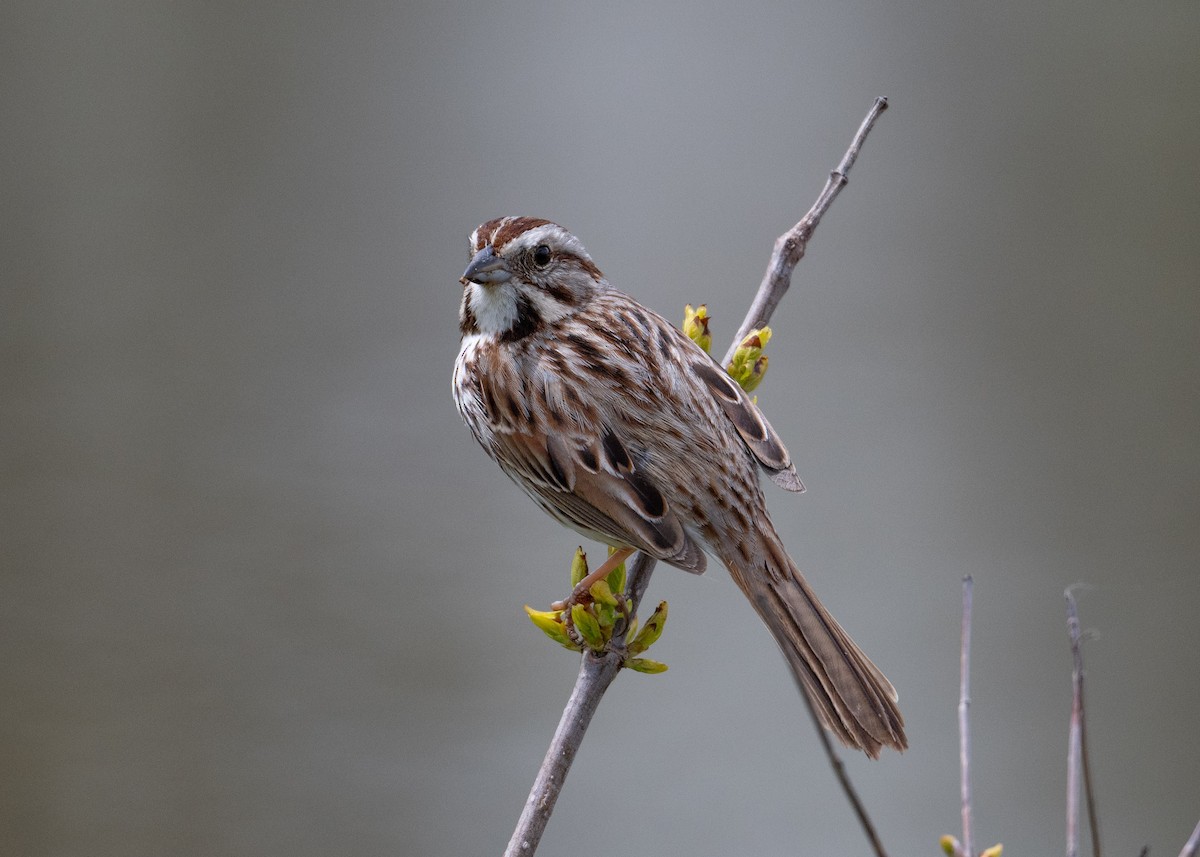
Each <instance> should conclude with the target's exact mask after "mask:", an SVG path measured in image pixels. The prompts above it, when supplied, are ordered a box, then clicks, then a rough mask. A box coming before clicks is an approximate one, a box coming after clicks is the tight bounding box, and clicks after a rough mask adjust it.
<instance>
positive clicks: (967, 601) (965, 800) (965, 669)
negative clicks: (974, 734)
mask: <svg viewBox="0 0 1200 857" xmlns="http://www.w3.org/2000/svg"><path fill="white" fill-rule="evenodd" d="M962 585H963V590H962V591H963V608H962V654H961V656H960V658H959V667H958V675H959V679H958V682H959V684H958V688H959V690H958V760H959V765H960V768H961V770H962V784H961V788H962V835H963V838H962V850H963V854H965V855H966V857H975V843H974V841H973V840H972V838H971V723H970V710H971V591H972V589H973V588H974V584H973V582H972V580H971V575H969V574H968V575H967V576H966V577H964V578H963V582H962Z"/></svg>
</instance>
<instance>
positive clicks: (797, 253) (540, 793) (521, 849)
mask: <svg viewBox="0 0 1200 857" xmlns="http://www.w3.org/2000/svg"><path fill="white" fill-rule="evenodd" d="M886 109H887V99H886V98H877V99H875V103H874V105H872V107H871V110H870V112H869V113H867V118H866V119H864V120H863V123H862V125H861V127H859V129H858V132H857V133H856V134H855V135H854V139H853V140H852V141H851V142H850V148H849V149H847V150H846V154H845V155H844V156H843V157H842V160H841V162H840V163H839V164H838V166H837V169H836V170H834V171H833V172H832V173H831V174H830V177H829V180H828V181H827V182H826V183H825V188H824V190H822V191H821V195H820V196H819V197H818V198H817V201H816V203H815V204H814V205H813V207H812V208H811V209H810V210H809V212H808V214H806V215H805V216H804V218H803V219H802V220H801V221H800V222H799V223H797V224H796V225H795V226H793V227H792V228H791V229H790V230H788V231H787V232H785V233H784V234H783V235H781V236H780V237H779V239H778V240H777V241H776V242H775V250H774V252H773V253H772V255H771V261H770V263H769V264H768V266H767V274H766V276H764V277H763V280H762V283H761V284H760V285H759V289H758V294H757V295H755V298H754V302H753V303H752V304H751V306H750V310H749V312H748V313H747V314H746V318H745V320H744V321H743V322H742V326H741V328H739V330H738V333H737V336H735V337H734V339H733V344H732V345H730V347H729V353H728V354H727V355H726V356H725V360H724V362H725V364H726V365H728V363H729V361H730V360H732V359H733V353H734V352H735V351H736V350H737V346H738V344H739V343H740V342H741V341H742V339H743V338H745V336H746V334H747V333H748V332H749V331H751V330H754V329H756V328H760V327H762V326H764V325H765V324H767V322H768V321H770V318H771V314H772V313H773V312H774V311H775V307H777V306H778V305H779V301H780V299H781V298H782V297H783V295H784V293H785V292H786V291H787V290H788V286H789V285H791V277H792V271H793V270H794V269H795V267H796V263H797V262H799V261H800V259H801V257H803V256H804V251H805V248H806V246H807V244H808V240H809V238H811V237H812V233H813V230H815V229H816V228H817V224H818V223H820V221H821V217H822V216H823V215H824V214H825V212H826V211H827V210H828V209H829V206H830V205H831V204H832V203H833V200H834V199H835V198H836V197H837V195H838V193H839V192H840V191H841V189H842V187H843V186H845V184H846V181H847V179H846V173H848V172H849V171H850V167H851V166H853V165H854V161H855V159H857V158H858V152H859V149H861V148H862V144H863V141H864V140H865V139H866V136H867V134H868V133H869V132H870V130H871V127H872V126H873V125H874V124H875V120H876V119H878V118H879V114H880V113H882V112H883V111H884V110H886ZM653 570H654V560H653V559H651V558H649V557H647V556H646V555H645V554H643V553H638V554H636V555H635V556H634V558H633V564H632V567H631V570H630V573H629V577H628V586H627V587H626V591H627V596H626V597H627V599H628V604H629V615H630V616H634V615H636V613H637V608H638V604H639V602H640V601H641V598H642V594H643V593H644V592H645V591H646V587H647V586H648V585H649V583H650V575H651V573H652V572H653ZM623 639H624V629H623V628H622V627H621V626H620V623H618V627H617V628H615V629H614V631H613V641H614V649H615V650H614V651H609V652H606V653H604V654H603V655H596V654H594V653H590V652H585V653H584V655H583V661H582V663H581V664H580V667H579V676H578V677H577V678H576V679H575V688H574V689H573V690H572V691H571V697H570V699H569V700H567V706H566V708H565V709H563V714H562V718H561V719H560V720H559V723H558V729H556V730H555V732H554V738H553V739H552V740H551V742H550V748H549V749H548V750H547V751H546V757H545V759H543V760H542V765H541V767H540V768H539V769H538V773H537V777H536V778H535V779H534V782H533V788H532V789H530V791H529V797H528V798H527V799H526V801H525V808H524V809H523V810H522V812H521V817H520V819H519V820H518V821H517V828H516V830H514V831H513V835H512V839H510V840H509V843H508V848H507V849H506V850H505V852H504V854H505V857H531V855H533V854H534V852H536V851H537V847H538V843H539V842H540V841H541V838H542V833H543V832H544V831H545V829H546V823H547V822H548V821H549V820H550V814H551V813H552V812H553V811H554V804H555V802H556V801H557V800H558V795H559V793H560V792H561V791H562V787H563V782H564V781H565V780H566V778H567V773H568V772H569V771H570V769H571V763H572V762H573V761H574V759H575V755H576V753H578V751H579V746H580V744H581V743H582V742H583V736H584V733H585V732H586V731H587V727H588V724H589V723H590V722H591V719H592V715H593V714H595V712H596V708H597V707H598V706H599V704H600V699H601V698H602V697H603V696H604V692H605V691H606V690H607V689H608V686H609V685H610V684H612V681H613V679H614V678H615V677H616V674H617V672H618V671H619V670H620V668H621V661H622V659H623V657H624V651H622V649H621V646H622V644H621V643H620V642H618V641H622V640H623ZM801 696H802V697H804V700H805V703H806V704H807V705H808V706H809V713H810V714H812V716H813V721H814V723H816V726H817V733H818V734H819V735H820V736H821V740H822V742H823V743H824V744H825V750H826V753H827V754H828V755H829V757H830V761H831V764H833V768H834V772H835V773H836V774H837V776H838V780H839V781H840V782H841V783H842V788H843V789H844V790H845V792H846V796H847V797H848V798H849V799H850V803H851V805H853V807H854V811H855V813H856V814H857V815H858V818H859V821H860V822H861V823H862V825H863V829H864V830H865V831H866V834H867V838H868V839H870V840H871V844H872V845H873V846H874V848H875V853H876V854H877V855H878V857H886V854H885V853H884V851H883V847H882V846H881V845H880V844H879V837H878V836H877V835H876V833H875V828H874V827H873V826H872V825H871V821H870V819H869V818H868V817H867V813H866V810H865V809H864V808H863V805H862V802H861V801H860V800H859V799H858V795H856V794H855V792H854V788H853V786H851V784H850V779H849V777H848V776H847V775H846V773H845V770H844V768H843V766H842V763H841V760H840V759H838V757H837V754H836V753H835V752H834V750H833V747H832V745H831V744H830V743H829V738H828V737H827V736H826V735H825V730H824V728H823V727H822V726H821V724H820V722H819V721H818V720H817V717H816V713H815V712H814V711H813V709H812V705H811V704H810V703H808V698H807V697H806V696H804V694H801Z"/></svg>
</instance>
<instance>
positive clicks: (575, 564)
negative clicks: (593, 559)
mask: <svg viewBox="0 0 1200 857" xmlns="http://www.w3.org/2000/svg"><path fill="white" fill-rule="evenodd" d="M587 573H588V564H587V554H585V553H584V552H583V547H582V546H580V547H577V548H575V556H574V557H572V559H571V586H572V587H573V586H575V585H576V584H578V583H579V581H581V580H583V579H584V578H585V577H587Z"/></svg>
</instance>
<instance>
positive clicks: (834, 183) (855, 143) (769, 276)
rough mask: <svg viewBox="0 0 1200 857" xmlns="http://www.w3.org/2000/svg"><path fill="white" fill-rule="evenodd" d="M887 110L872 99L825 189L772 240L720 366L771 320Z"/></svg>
mask: <svg viewBox="0 0 1200 857" xmlns="http://www.w3.org/2000/svg"><path fill="white" fill-rule="evenodd" d="M887 106H888V102H887V99H886V98H876V99H875V103H874V104H873V105H871V109H870V111H869V112H868V113H867V117H866V118H865V119H863V122H862V125H860V126H859V128H858V132H857V133H856V134H855V135H854V139H853V140H851V141H850V148H849V149H847V150H846V154H845V155H843V156H842V160H841V162H840V163H839V164H838V165H837V169H835V170H834V171H833V172H832V173H830V174H829V180H828V181H827V182H825V189H824V190H822V191H821V195H820V196H818V197H817V201H816V202H815V203H813V207H812V208H810V209H809V210H808V214H806V215H804V217H802V218H801V219H800V222H799V223H797V224H796V225H795V226H793V227H792V228H791V229H789V230H788V231H787V232H785V233H783V234H782V235H780V236H779V238H777V239H776V240H775V249H774V251H773V252H772V253H771V261H770V262H769V263H768V264H767V271H766V273H765V274H763V278H762V283H761V284H759V287H758V293H757V294H756V295H755V296H754V302H753V303H751V304H750V311H749V312H747V313H746V319H745V321H743V322H742V326H741V327H739V328H738V332H737V335H736V336H734V337H733V344H732V345H730V346H729V350H728V351H727V352H725V359H724V360H722V361H721V365H723V366H728V365H729V363H730V361H732V360H733V354H734V352H735V351H737V347H738V345H740V344H741V341H742V340H743V339H745V338H746V335H747V334H748V333H750V331H752V330H758V329H759V328H760V327H763V326H765V325H766V324H767V322H768V321H770V320H771V314H772V313H774V312H775V307H777V306H779V302H780V301H781V300H783V296H784V295H785V294H786V293H787V290H788V286H790V285H791V284H792V271H793V270H794V269H795V267H796V264H797V263H798V262H799V261H800V260H801V259H802V258H804V252H805V250H807V249H808V241H809V239H810V238H812V234H813V232H815V231H816V229H817V224H819V223H820V222H821V218H822V217H824V216H825V212H826V211H828V210H829V206H831V205H833V201H834V200H835V199H837V195H838V194H839V193H841V191H842V188H843V187H845V186H846V182H847V181H849V179H848V178H847V177H846V176H847V173H849V172H850V168H851V167H852V166H854V162H855V161H856V160H857V159H858V153H859V150H861V149H862V145H863V142H864V141H865V140H866V139H867V134H869V133H871V128H872V127H874V125H875V120H876V119H878V118H879V114H881V113H883V111H885V110H887Z"/></svg>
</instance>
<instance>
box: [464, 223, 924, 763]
mask: <svg viewBox="0 0 1200 857" xmlns="http://www.w3.org/2000/svg"><path fill="white" fill-rule="evenodd" d="M469 258H470V262H469V264H468V265H467V268H466V270H465V271H464V272H463V275H462V277H461V278H460V283H461V284H462V286H463V291H462V302H461V305H460V310H459V329H460V332H461V336H462V338H461V344H460V348H459V352H458V357H457V359H456V360H455V364H454V375H453V384H452V386H453V393H454V400H455V404H456V406H457V409H458V411H459V413H460V415H461V416H462V418H463V420H464V422H465V423H466V424H467V426H468V428H469V429H470V430H471V433H472V434H473V435H474V436H475V439H476V440H477V441H478V442H479V444H480V445H481V446H482V447H483V449H484V450H485V451H486V452H487V454H488V455H489V456H490V457H491V458H493V459H494V460H495V461H496V463H498V464H499V465H500V468H501V470H503V471H504V473H506V474H507V475H508V476H509V477H510V478H511V479H512V480H513V481H514V482H515V483H516V484H517V485H518V486H520V487H521V489H523V490H524V492H525V493H526V494H528V495H529V497H530V498H532V499H533V501H534V502H535V503H536V504H537V505H538V506H540V507H541V508H542V509H543V510H544V511H545V512H547V513H548V514H549V515H550V516H551V517H553V518H554V519H556V520H557V521H559V522H560V523H562V524H564V525H566V526H567V527H570V528H572V529H574V530H575V531H576V532H578V533H580V534H582V535H583V536H585V537H586V538H588V539H591V540H594V541H598V542H600V543H602V544H606V545H609V546H611V547H613V548H616V549H617V550H618V553H619V555H620V556H622V557H624V556H628V555H629V554H631V553H632V552H633V551H635V550H637V551H642V552H644V553H646V554H647V555H649V556H650V557H653V558H654V559H655V560H658V561H660V562H663V563H666V564H668V565H671V566H674V567H676V568H680V569H683V570H684V571H688V572H692V573H696V574H699V573H701V572H703V571H704V570H705V566H706V554H711V555H712V556H713V557H715V558H717V559H718V560H719V561H720V562H721V563H722V564H723V565H724V566H725V567H726V568H727V569H728V570H729V573H730V575H731V576H732V578H733V580H734V582H735V583H736V584H737V586H738V587H739V588H740V589H741V591H742V592H743V593H744V594H745V596H746V597H747V598H748V599H749V601H750V604H751V605H752V606H753V607H754V609H755V611H756V612H757V613H758V615H759V616H760V617H761V618H762V620H763V622H764V623H765V624H766V626H767V628H768V629H769V630H770V631H771V633H772V635H773V636H774V638H775V640H776V642H777V643H778V645H779V648H780V649H781V650H782V652H783V655H784V657H785V659H786V660H787V663H788V665H789V666H790V668H791V671H792V673H793V675H794V677H795V679H796V681H797V683H798V684H799V686H800V688H801V689H802V690H803V692H804V693H805V694H807V696H808V699H809V700H810V701H811V703H812V706H813V709H814V711H815V712H816V714H817V716H818V718H819V719H820V721H821V723H822V724H823V725H824V726H825V727H826V728H827V729H828V730H829V731H830V732H832V733H833V734H834V735H835V736H836V737H837V738H838V739H840V740H841V741H842V742H843V743H844V744H845V745H847V746H848V747H851V748H855V749H859V750H862V751H863V752H864V753H866V754H867V755H868V756H870V757H872V758H876V757H878V755H879V753H880V750H881V749H882V748H884V747H890V748H894V749H896V750H903V749H905V748H906V747H907V738H906V736H905V732H904V719H903V717H902V716H901V714H900V710H899V708H898V706H897V694H896V691H895V689H894V688H893V687H892V684H891V683H890V682H889V681H888V680H887V678H886V677H885V676H884V675H883V673H882V672H881V671H880V670H879V669H878V668H877V667H876V666H875V665H874V664H873V663H871V661H870V659H869V658H868V657H867V656H866V655H865V654H864V653H863V652H862V650H861V649H859V647H858V646H857V645H856V644H855V643H854V641H853V640H852V639H851V638H850V636H849V634H847V633H846V631H845V630H843V629H842V626H841V625H839V624H838V622H837V620H836V619H834V618H833V616H832V615H830V613H829V611H828V610H827V609H826V608H825V607H824V605H822V604H821V602H820V600H818V598H817V596H816V593H814V591H813V589H812V587H811V586H810V585H809V583H808V581H806V580H805V578H804V575H803V574H802V573H801V572H800V569H799V568H798V567H797V566H796V564H795V562H793V561H792V558H791V557H790V556H789V554H788V552H787V550H786V549H785V547H784V545H783V542H782V540H781V539H780V537H779V534H778V532H776V529H775V526H774V524H773V523H772V521H771V517H770V515H769V514H768V512H767V508H766V500H765V498H764V495H763V491H762V486H761V484H760V479H759V471H760V470H761V471H763V472H765V473H766V475H767V476H768V477H769V478H770V479H771V480H772V481H773V482H774V483H775V484H776V485H778V486H780V487H781V488H783V489H785V490H787V491H793V492H799V491H803V490H804V486H803V484H802V483H801V481H800V479H799V477H798V476H797V474H796V468H795V466H794V465H793V463H792V460H791V457H790V456H789V454H788V451H787V449H786V447H785V446H784V444H783V442H782V440H781V439H780V437H779V435H778V434H777V433H776V431H775V429H774V428H772V426H771V424H770V423H769V422H768V421H767V419H766V417H765V416H763V414H762V412H761V411H760V410H759V408H758V407H757V405H756V404H755V402H754V401H752V400H751V399H750V398H749V397H748V395H747V394H746V393H745V392H744V391H743V390H742V389H741V387H740V386H739V385H738V384H737V383H736V382H735V381H734V380H733V379H732V378H730V376H729V375H728V373H727V372H726V371H725V370H724V369H723V368H722V367H721V365H720V364H719V363H717V362H716V361H715V360H714V359H713V358H712V357H710V356H709V355H708V354H707V353H706V352H705V351H704V350H702V349H701V348H699V347H698V346H697V345H696V344H695V343H694V342H692V340H691V339H690V338H689V337H688V336H687V335H686V334H684V333H683V332H682V331H681V330H680V329H679V328H677V327H676V326H675V325H673V324H671V323H670V322H668V321H667V320H666V319H664V318H662V317H661V316H660V315H658V314H657V313H655V312H653V311H652V310H650V309H648V308H646V307H644V306H642V305H641V304H639V303H638V302H637V301H636V300H634V299H633V298H632V297H630V296H629V295H627V294H625V293H624V292H621V291H619V290H617V289H616V288H615V287H613V286H612V285H611V284H610V283H609V282H608V280H607V279H606V278H605V277H604V275H603V274H602V273H601V271H600V269H599V268H598V267H597V265H596V263H595V262H594V261H593V260H592V258H591V256H590V255H588V253H587V251H586V250H585V249H584V247H583V244H582V243H580V241H579V239H578V238H576V237H575V236H574V235H572V234H571V233H570V232H568V231H567V230H566V229H564V228H563V227H561V226H559V225H558V224H556V223H553V222H551V221H549V220H544V219H541V218H534V217H514V216H508V217H500V218H496V219H493V220H489V221H487V222H486V223H483V224H482V225H481V226H479V227H478V228H477V229H475V230H474V231H473V232H472V233H471V235H470V248H469Z"/></svg>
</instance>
